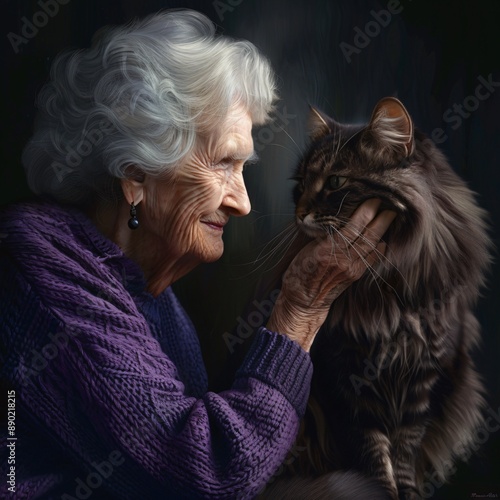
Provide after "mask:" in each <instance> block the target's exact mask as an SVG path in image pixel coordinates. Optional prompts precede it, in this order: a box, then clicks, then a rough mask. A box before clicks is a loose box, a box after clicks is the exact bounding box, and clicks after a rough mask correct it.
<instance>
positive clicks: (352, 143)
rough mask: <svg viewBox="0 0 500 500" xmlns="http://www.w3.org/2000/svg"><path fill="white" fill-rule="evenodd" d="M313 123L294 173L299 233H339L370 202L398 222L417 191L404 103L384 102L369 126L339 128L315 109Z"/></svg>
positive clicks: (411, 134) (389, 100)
mask: <svg viewBox="0 0 500 500" xmlns="http://www.w3.org/2000/svg"><path fill="white" fill-rule="evenodd" d="M311 119H312V120H311V121H312V127H311V128H312V130H311V138H312V144H311V146H310V148H309V150H308V152H307V153H306V155H305V156H304V158H303V160H302V161H301V162H300V164H299V167H298V169H297V172H296V175H295V180H296V181H297V185H296V187H295V190H294V201H295V204H296V220H297V224H298V227H299V229H300V230H301V231H303V232H304V233H306V234H307V235H309V236H311V237H317V236H322V235H324V234H325V232H332V231H334V230H335V229H339V228H341V227H342V226H343V225H344V224H345V223H346V222H347V221H348V218H349V217H350V216H351V214H352V213H353V212H354V210H355V209H356V208H357V207H358V206H359V205H360V204H361V203H362V202H363V201H365V200H367V199H369V198H379V199H381V200H382V205H381V210H383V209H384V208H390V209H392V210H396V211H397V212H398V213H399V214H400V215H401V217H399V218H400V223H402V222H403V220H401V219H404V218H405V217H407V216H408V215H409V211H408V208H409V203H411V201H410V200H411V199H412V197H413V195H414V192H415V169H414V168H413V167H412V168H410V163H411V160H410V157H411V155H412V153H413V150H414V138H413V124H412V122H411V119H410V117H409V115H408V113H407V111H406V110H405V108H404V107H403V105H402V104H401V103H400V102H399V101H398V100H396V99H394V98H386V99H383V100H382V101H380V102H379V104H378V105H377V106H376V108H375V110H374V112H373V115H372V119H371V121H370V123H369V124H368V125H367V126H353V125H340V124H338V123H336V122H334V121H333V120H332V119H331V118H328V117H326V116H325V115H322V114H321V113H320V112H318V111H316V110H315V109H313V110H312V111H311ZM408 222H409V221H408Z"/></svg>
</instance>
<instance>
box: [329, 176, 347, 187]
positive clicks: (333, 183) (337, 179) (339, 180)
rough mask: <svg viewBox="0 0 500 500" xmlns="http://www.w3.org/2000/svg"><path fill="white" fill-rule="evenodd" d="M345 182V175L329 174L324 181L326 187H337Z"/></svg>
mask: <svg viewBox="0 0 500 500" xmlns="http://www.w3.org/2000/svg"><path fill="white" fill-rule="evenodd" d="M346 182H347V177H342V176H341V175H330V177H328V179H327V181H326V188H327V189H339V188H341V187H342V186H343V185H344V184H345V183H346Z"/></svg>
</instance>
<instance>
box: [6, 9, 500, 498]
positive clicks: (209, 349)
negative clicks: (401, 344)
mask: <svg viewBox="0 0 500 500" xmlns="http://www.w3.org/2000/svg"><path fill="white" fill-rule="evenodd" d="M65 1H68V0H65ZM394 5H399V6H400V7H399V9H398V11H400V12H399V13H397V14H394V15H392V16H391V19H390V22H389V23H388V24H387V26H385V27H382V28H381V29H380V33H379V34H377V35H376V36H373V37H370V38H369V43H368V44H367V46H366V47H364V48H362V49H360V52H359V53H353V54H352V57H351V61H350V62H349V61H348V60H347V59H346V57H345V56H344V54H343V53H342V50H341V48H340V44H341V42H346V43H349V44H351V45H353V44H354V36H355V34H356V32H355V28H359V29H360V30H362V31H365V29H366V28H365V27H366V26H367V23H368V22H369V21H373V20H374V17H373V13H372V11H375V12H379V11H380V10H382V9H384V10H385V9H387V8H388V6H394ZM171 7H190V8H194V9H196V10H200V11H202V12H204V13H205V14H207V15H208V16H209V17H210V18H211V19H212V20H213V21H214V22H215V23H216V24H217V25H218V29H219V31H220V32H222V33H224V34H226V35H231V36H234V37H237V38H246V39H249V40H250V41H252V42H253V43H254V44H256V45H257V46H258V47H259V48H260V49H261V50H262V52H263V53H264V54H266V55H267V56H268V57H269V58H270V59H271V62H272V65H273V67H274V69H275V70H276V72H277V75H278V81H279V93H280V96H281V100H280V102H279V103H278V114H277V117H276V120H275V124H276V127H274V128H269V127H267V128H265V129H264V130H261V131H259V130H257V131H256V132H255V143H256V148H257V150H258V152H259V155H260V157H261V162H260V164H259V165H258V166H256V167H251V168H249V169H248V171H247V173H246V180H247V184H248V190H249V194H250V198H251V200H252V205H253V211H252V213H251V214H250V216H248V217H246V218H244V219H241V220H235V221H232V222H231V224H230V225H229V229H228V232H227V234H226V236H225V242H226V252H225V255H224V257H223V258H222V259H221V260H220V261H219V262H217V263H215V264H212V265H207V266H202V267H200V268H199V269H198V270H196V271H195V272H194V273H192V275H191V276H189V277H187V278H186V279H184V280H182V281H181V282H180V283H177V284H176V290H177V292H178V294H179V296H180V297H181V299H182V301H183V303H184V304H185V307H186V308H187V309H188V311H189V313H190V314H191V316H192V317H193V320H194V321H195V323H196V326H197V328H198V330H199V333H200V337H201V340H202V344H203V347H204V352H205V359H206V363H207V366H208V369H209V373H210V378H211V381H212V385H213V388H214V389H217V390H219V389H221V388H223V387H224V386H225V385H226V384H229V383H230V381H229V380H225V379H224V378H223V377H222V375H221V374H222V373H224V372H223V371H222V370H221V369H220V367H221V366H222V365H223V364H224V363H225V362H231V361H234V360H235V359H237V357H238V354H237V353H235V354H232V352H231V350H230V349H229V348H228V346H227V344H226V343H225V341H224V337H223V334H224V333H225V332H229V331H231V329H233V328H234V327H235V326H236V325H237V324H238V318H239V317H240V318H241V317H243V318H245V316H244V314H245V313H244V308H245V304H246V303H247V302H248V301H250V300H251V298H252V294H253V289H254V286H255V285H256V283H257V281H258V280H259V278H260V277H261V276H262V275H265V274H267V273H269V272H270V269H269V267H270V264H268V263H266V261H265V260H264V259H263V258H262V256H261V258H260V259H259V260H257V261H256V258H257V257H258V256H259V255H260V252H261V251H263V252H264V253H263V255H267V253H268V252H269V251H270V248H271V247H267V248H264V247H263V245H264V244H265V243H266V242H268V241H269V240H270V239H271V238H272V237H273V236H275V235H277V234H278V233H279V232H280V231H281V230H282V229H283V228H284V227H285V226H286V224H287V223H289V222H290V221H291V220H292V216H291V214H292V210H293V206H292V204H291V194H290V193H291V189H292V184H291V182H290V181H288V178H289V177H290V175H291V173H292V171H293V168H294V164H295V163H296V161H297V159H298V155H299V153H300V151H301V150H302V148H303V147H304V144H305V140H306V137H305V136H306V132H305V126H304V124H305V121H306V115H307V109H308V103H313V104H316V105H317V106H319V107H321V108H322V109H323V110H324V111H325V112H327V113H329V114H331V115H334V116H335V117H336V118H337V119H338V120H339V121H351V122H355V121H361V120H366V119H367V118H369V116H370V114H371V110H372V108H373V106H374V105H375V103H376V102H377V100H378V99H380V98H381V97H384V96H387V95H394V96H397V97H399V98H400V99H401V100H402V101H403V103H404V104H405V106H406V107H407V109H408V110H409V112H410V114H411V115H412V117H413V119H414V121H415V124H416V125H417V127H419V128H420V129H421V130H423V131H425V132H427V133H428V134H431V133H432V131H433V130H435V129H436V128H442V129H444V130H445V134H446V136H447V138H446V140H444V141H443V142H442V143H441V144H440V147H441V149H442V150H443V151H444V152H445V154H446V155H447V156H448V158H449V159H450V162H451V163H452V165H453V167H454V168H455V169H456V171H457V172H458V173H459V174H460V175H462V176H463V177H464V178H465V179H466V180H467V181H468V183H469V185H470V187H471V188H472V189H473V190H474V191H476V192H477V193H478V197H479V198H478V199H479V202H480V204H481V205H482V206H483V207H484V208H485V209H486V210H487V211H488V212H489V213H490V214H491V224H492V236H493V238H494V240H495V243H496V245H497V247H498V246H499V245H498V243H499V240H500V238H499V222H500V202H499V195H498V191H499V188H500V165H499V159H500V154H499V147H498V146H499V142H500V126H499V120H498V117H499V114H500V86H499V87H498V88H497V89H496V90H494V91H493V92H492V93H491V95H490V96H489V97H488V98H486V99H485V100H484V101H482V102H481V103H480V104H479V106H478V108H477V109H476V110H475V111H473V112H471V113H470V116H468V117H467V118H462V119H461V120H460V126H458V127H457V128H456V129H455V130H453V129H452V128H451V127H450V125H451V124H450V123H446V121H445V118H444V116H443V115H444V113H445V112H447V110H449V109H451V108H453V106H454V104H463V103H464V102H466V101H465V99H466V98H467V97H468V96H471V95H474V91H475V88H476V87H477V85H478V83H479V80H478V78H479V77H481V76H482V77H484V78H485V79H486V80H488V78H489V77H490V78H491V79H492V80H494V81H495V82H496V81H498V82H500V37H499V35H498V33H499V26H500V1H498V0H479V1H474V2H473V1H470V0H469V1H466V0H455V1H454V2H445V1H434V2H431V1H417V0H400V2H397V0H391V1H390V2H388V1H380V2H378V1H368V0H367V1H361V0H353V1H347V0H331V1H326V0H308V1H298V0H289V1H284V0H267V1H264V0H217V1H216V2H214V1H212V0H208V1H203V2H202V1H194V0H193V1H189V0H186V1H173V0H172V1H169V0H163V1H160V0H142V1H139V2H138V1H135V0H122V1H110V0H85V1H84V0H69V2H68V3H67V4H66V5H60V7H59V12H58V13H57V14H56V15H55V16H53V17H52V18H50V19H49V20H48V22H47V24H46V26H43V27H41V28H39V31H38V33H37V34H36V35H35V36H33V37H32V38H30V39H29V40H27V43H26V44H23V45H21V46H20V47H19V50H18V53H16V51H15V50H14V48H13V47H12V45H11V42H10V41H9V39H8V37H7V35H8V33H15V34H21V30H22V28H23V22H24V21H23V17H24V16H25V17H26V18H27V19H28V20H30V21H31V20H32V19H33V16H34V15H35V13H37V12H38V11H40V10H41V8H40V5H39V4H38V3H37V1H36V0H7V2H4V5H3V10H2V18H3V23H4V27H3V29H2V34H3V44H2V48H3V50H4V59H3V62H4V68H3V73H2V76H3V78H2V85H3V86H4V91H3V96H4V99H3V102H2V104H3V134H2V139H3V144H2V156H3V157H2V162H1V166H0V176H1V177H0V179H1V181H0V202H1V203H2V204H3V203H9V202H12V201H15V200H18V199H21V198H24V197H27V196H29V192H28V189H27V187H26V185H25V181H24V174H23V170H22V167H21V163H20V155H21V151H22V148H23V145H24V143H25V142H26V140H27V139H28V138H29V136H30V134H31V133H32V127H33V120H34V117H35V112H36V110H35V106H34V101H35V96H36V94H37V92H38V90H39V89H40V87H41V85H42V84H43V82H44V81H45V80H46V78H47V75H48V70H49V67H50V63H51V61H52V59H53V57H54V56H55V54H57V53H58V52H59V51H60V50H62V49H63V48H66V47H68V46H73V47H85V46H88V45H89V43H90V39H91V36H92V34H93V33H94V32H95V31H96V30H97V29H98V28H100V27H101V26H103V25H105V24H119V23H122V22H125V21H127V20H129V19H130V18H132V17H136V16H143V15H146V14H149V13H152V12H154V11H157V10H159V9H162V8H171ZM372 33H373V32H372ZM490 75H491V76H490ZM279 129H283V130H282V131H279ZM278 241H279V238H278V239H277V240H276V242H275V245H274V246H276V244H277V242H278ZM266 252H267V253H266ZM499 298H500V276H499V267H498V265H495V266H494V267H493V270H492V272H491V273H490V277H489V285H488V288H487V289H486V290H484V294H483V297H482V299H481V301H480V303H479V305H478V308H477V313H478V317H479V319H480V322H481V324H482V327H483V339H484V340H483V344H482V346H481V347H480V349H478V351H477V353H476V359H477V365H478V368H479V371H480V372H481V373H482V374H483V376H484V379H485V383H486V385H487V387H488V393H489V394H488V403H489V405H490V407H491V408H492V409H494V410H496V411H497V413H498V409H499V406H500V395H499V392H500V391H499V388H500V370H498V368H497V359H498V356H499V354H500V349H499V343H500V341H499V335H498V333H499V330H500V328H499V326H500V314H499V311H498V308H499V306H500V302H499ZM499 434H500V432H498V431H497V432H493V433H491V434H490V435H489V437H488V439H487V441H486V442H485V443H484V445H483V446H482V447H481V449H480V450H479V451H478V453H477V454H476V456H475V457H474V458H472V459H471V460H470V461H469V463H468V464H467V465H461V466H460V467H459V470H458V472H457V473H456V474H455V475H454V476H453V477H452V481H451V484H450V485H446V486H443V487H442V488H437V490H436V495H435V497H434V498H442V499H462V498H464V499H465V498H474V494H477V495H478V496H479V495H482V494H483V495H485V494H488V493H492V494H496V495H497V496H498V495H500V479H499V478H498V475H500V466H499V442H500V440H499ZM476 498H477V497H476Z"/></svg>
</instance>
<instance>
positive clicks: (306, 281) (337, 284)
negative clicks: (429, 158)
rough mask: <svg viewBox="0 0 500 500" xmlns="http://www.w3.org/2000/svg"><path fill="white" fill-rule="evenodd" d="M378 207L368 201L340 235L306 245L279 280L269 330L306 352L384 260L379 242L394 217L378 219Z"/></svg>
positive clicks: (387, 213)
mask: <svg viewBox="0 0 500 500" xmlns="http://www.w3.org/2000/svg"><path fill="white" fill-rule="evenodd" d="M379 206H380V200H376V199H372V200H368V201H366V202H365V203H363V204H362V205H361V206H360V207H358V208H357V210H356V211H355V212H354V214H353V215H352V217H351V220H350V222H349V223H348V224H346V225H345V226H344V227H343V228H342V229H341V230H340V231H339V233H335V234H334V235H333V237H332V238H324V239H320V240H315V241H312V242H310V243H309V244H307V245H306V246H305V247H304V248H303V249H302V250H301V251H300V252H299V253H298V254H297V255H296V257H295V258H294V260H293V261H292V263H291V264H290V266H289V267H288V269H287V271H286V272H285V274H284V276H283V284H282V287H281V292H280V295H279V296H278V299H277V301H276V305H275V307H274V309H273V312H272V314H271V317H270V318H269V321H268V324H267V328H268V329H269V330H272V331H276V332H280V333H283V334H285V335H287V336H289V337H290V338H291V339H293V340H295V341H297V342H298V343H299V344H300V345H301V346H302V347H303V348H304V349H305V350H306V351H309V349H310V347H311V345H312V343H313V341H314V338H315V336H316V334H317V333H318V330H319V328H320V327H321V325H322V324H323V323H324V322H325V320H326V317H327V315H328V311H329V309H330V307H331V305H332V303H333V301H334V300H335V299H336V298H337V297H338V296H339V295H340V294H341V293H342V292H343V291H344V290H346V288H348V287H349V286H350V285H351V284H352V283H354V282H355V281H356V280H358V279H359V278H361V276H362V275H363V274H364V272H365V271H366V269H367V267H368V266H371V265H373V264H374V263H375V262H377V261H378V260H379V259H380V257H381V256H383V254H384V251H385V243H383V242H381V241H380V239H381V238H382V236H383V235H384V233H385V232H386V231H387V229H388V227H389V226H390V224H391V223H392V221H393V220H394V218H395V216H396V213H395V212H392V211H387V210H386V211H384V212H381V213H380V214H378V215H377V210H378V208H379Z"/></svg>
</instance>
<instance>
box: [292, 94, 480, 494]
mask: <svg viewBox="0 0 500 500" xmlns="http://www.w3.org/2000/svg"><path fill="white" fill-rule="evenodd" d="M311 118H312V120H311V121H312V131H311V138H312V143H311V145H310V147H309V149H308V151H307V152H306V154H305V155H304V157H303V159H302V161H301V162H300V165H299V167H298V169H297V173H296V180H297V187H296V189H295V193H294V196H295V202H296V215H297V222H298V227H299V230H300V231H302V232H304V233H306V234H308V235H309V236H311V237H317V236H321V235H324V234H325V233H328V234H333V232H335V231H336V230H338V229H340V228H342V227H343V225H344V224H345V223H346V222H347V221H348V219H349V217H350V215H351V214H352V213H353V211H354V210H355V208H356V207H358V206H359V205H360V204H361V203H362V202H363V201H365V200H367V199H369V198H379V199H380V200H382V206H381V210H383V209H391V210H394V211H396V212H397V214H398V215H397V218H396V219H395V221H394V222H393V224H392V226H391V227H390V228H389V231H388V232H387V233H386V235H385V237H384V240H385V241H386V242H387V251H386V254H385V257H383V258H381V260H380V262H379V263H378V264H376V265H374V266H373V267H372V268H371V269H369V270H367V272H366V273H365V275H364V276H363V277H362V278H361V279H360V280H359V281H357V282H356V283H354V284H353V285H352V286H351V287H350V288H349V289H348V290H347V291H345V292H344V293H343V294H342V295H341V296H340V297H339V298H338V299H337V300H336V301H335V303H334V305H333V307H332V309H331V312H330V316H329V319H328V320H327V322H326V323H325V325H324V327H323V328H322V330H321V331H320V333H319V334H318V336H317V338H316V340H315V343H314V344H313V348H312V351H311V355H312V359H313V363H314V380H313V388H312V395H311V403H310V408H309V412H308V415H306V418H305V420H304V425H303V430H302V433H301V437H300V439H301V443H302V444H304V443H305V444H306V445H307V447H308V453H307V454H302V455H304V456H305V455H307V456H305V459H303V460H301V461H296V462H295V463H294V469H295V472H296V473H299V474H302V475H303V474H309V475H318V474H325V473H328V472H330V471H334V470H338V469H343V470H357V471H360V472H361V473H363V474H364V475H365V476H368V477H371V478H375V479H377V480H378V481H380V482H381V483H382V484H383V486H384V487H385V488H386V490H387V491H388V493H389V494H390V496H391V497H392V498H398V497H399V498H406V499H409V498H419V495H421V494H422V493H424V492H425V482H426V480H428V477H429V476H428V475H427V474H429V473H434V474H437V475H438V476H439V477H440V478H445V477H446V476H447V475H448V473H449V472H450V471H451V470H452V468H453V464H454V462H455V461H456V460H457V459H459V458H461V457H464V456H466V455H467V453H468V449H469V447H470V446H471V444H472V443H473V441H474V436H475V434H474V431H475V429H476V428H477V427H478V426H479V425H480V424H481V422H482V416H481V410H482V406H483V405H484V400H483V396H482V393H483V387H482V384H481V382H480V379H479V376H478V375H477V373H476V371H475V370H474V367H473V362H472V359H471V356H470V351H471V349H472V348H473V347H474V346H475V345H476V344H477V343H478V340H479V324H478V321H477V320H476V318H475V316H474V313H473V307H474V304H475V302H476V300H477V298H478V294H479V289H480V288H481V286H482V285H483V284H484V276H485V271H486V269H487V267H488V265H489V262H490V241H489V238H488V234H487V227H486V222H485V220H486V216H485V212H484V211H483V210H482V209H481V208H479V207H478V205H477V203H476V201H475V198H474V195H473V193H472V192H471V191H470V190H469V189H468V188H467V186H466V184H465V183H464V182H463V181H462V180H461V179H460V178H459V177H458V175H456V174H455V173H454V171H453V169H452V168H451V167H450V166H449V164H448V162H447V161H446V159H445V157H444V156H443V155H442V154H441V153H440V152H439V151H438V149H437V148H436V146H435V145H434V144H433V143H432V141H430V140H429V139H428V138H426V137H425V136H424V135H423V134H422V133H420V132H419V131H418V130H415V129H414V126H413V123H412V120H411V118H410V116H409V114H408V112H407V111H406V109H405V108H404V106H403V105H402V104H401V102H399V101H398V100H397V99H394V98H385V99H383V100H382V101H380V102H379V103H378V104H377V106H376V108H375V110H374V112H373V114H372V118H371V120H370V122H369V124H368V125H366V126H359V127H358V126H352V125H340V124H338V123H336V122H335V121H333V120H332V119H331V118H329V117H327V116H326V115H324V114H322V113H321V112H319V111H317V110H315V109H312V111H311ZM335 176H337V177H335ZM339 177H340V178H339ZM344 182H345V183H344ZM343 183H344V184H343ZM361 237H362V236H361ZM351 251H352V253H353V255H354V254H356V251H357V250H356V243H354V245H353V246H352V248H351ZM303 458H304V457H303ZM290 498H293V497H290ZM325 498H327V496H325ZM332 498H334V496H332Z"/></svg>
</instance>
